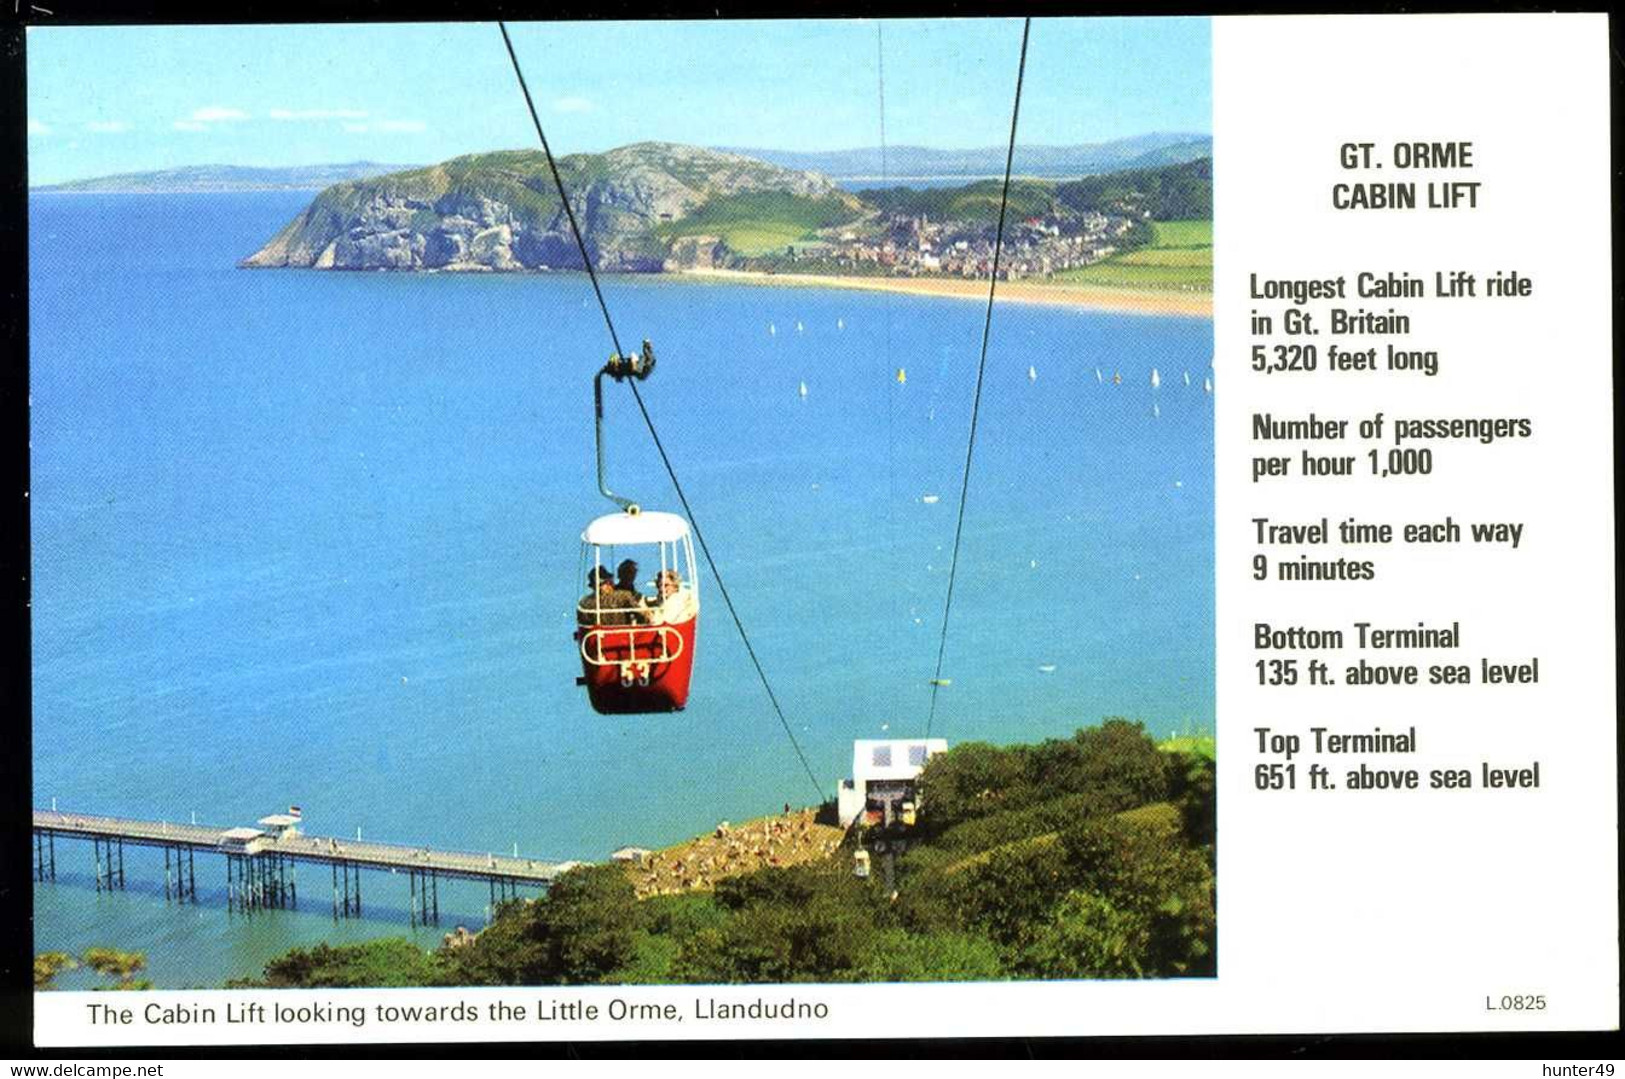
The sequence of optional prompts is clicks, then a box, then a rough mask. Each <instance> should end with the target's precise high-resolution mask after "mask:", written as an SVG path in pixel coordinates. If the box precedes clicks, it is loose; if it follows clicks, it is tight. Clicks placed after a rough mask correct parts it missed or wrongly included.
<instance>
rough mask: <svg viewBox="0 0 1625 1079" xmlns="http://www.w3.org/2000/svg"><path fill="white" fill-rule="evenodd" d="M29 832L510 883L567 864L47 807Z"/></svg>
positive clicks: (552, 873)
mask: <svg viewBox="0 0 1625 1079" xmlns="http://www.w3.org/2000/svg"><path fill="white" fill-rule="evenodd" d="M34 831H35V833H37V834H40V835H46V836H66V837H73V838H77V839H90V840H116V841H120V842H124V843H130V844H133V845H136V846H149V847H171V848H176V847H178V848H189V849H192V850H199V851H202V850H206V851H210V852H212V853H220V854H239V855H246V856H249V857H257V856H261V855H275V856H280V857H282V858H287V859H291V860H294V861H303V862H319V863H322V864H330V865H347V866H361V867H364V868H368V869H388V870H404V871H407V872H411V873H419V874H433V875H435V876H439V877H457V878H464V879H468V880H482V881H498V882H503V883H511V884H538V885H545V884H551V883H552V882H553V880H554V879H555V878H557V877H558V876H559V874H560V873H562V872H564V871H565V870H566V869H568V868H570V864H571V863H558V862H541V861H537V860H535V859H531V858H514V857H510V856H507V855H502V854H495V853H486V854H480V853H476V852H471V851H448V850H434V849H432V848H428V847H412V846H406V845H404V844H398V843H375V842H372V841H365V842H363V841H360V840H355V839H339V838H338V837H336V836H312V835H283V836H280V837H271V836H263V837H261V838H259V839H257V840H254V841H253V842H252V843H250V844H249V845H248V846H246V847H243V846H235V845H232V844H231V843H229V842H228V841H227V839H226V833H227V832H228V831H230V829H227V828H216V827H213V826H207V825H201V824H177V823H174V822H172V821H148V820H128V819H125V818H121V817H100V816H91V815H89V814H85V813H58V812H54V811H52V810H47V809H36V810H34Z"/></svg>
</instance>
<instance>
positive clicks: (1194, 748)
mask: <svg viewBox="0 0 1625 1079" xmlns="http://www.w3.org/2000/svg"><path fill="white" fill-rule="evenodd" d="M1216 744H1217V743H1216V741H1215V739H1214V737H1213V736H1212V735H1211V734H1195V735H1185V736H1183V737H1180V738H1170V739H1168V740H1167V741H1165V742H1159V743H1157V748H1158V749H1160V750H1162V751H1163V752H1164V753H1190V754H1192V755H1194V756H1197V757H1201V758H1203V759H1205V760H1213V759H1214V757H1213V753H1214V747H1215V745H1216Z"/></svg>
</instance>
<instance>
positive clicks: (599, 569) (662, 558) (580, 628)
mask: <svg viewBox="0 0 1625 1079" xmlns="http://www.w3.org/2000/svg"><path fill="white" fill-rule="evenodd" d="M629 554H630V555H634V556H636V557H635V558H627V559H625V560H624V561H622V556H624V555H629ZM640 560H641V561H640ZM640 566H642V567H647V571H650V572H654V574H655V575H654V577H653V578H652V579H645V580H642V581H636V580H628V579H626V578H625V577H624V576H623V577H622V579H620V580H613V576H612V574H611V573H610V571H611V570H615V571H617V574H619V573H620V571H623V570H625V571H628V572H634V573H635V572H636V571H638V569H639V567H640ZM580 569H581V576H582V577H583V578H585V579H586V583H587V587H588V588H589V589H590V590H592V591H589V592H588V594H587V595H585V596H583V597H582V598H581V600H580V602H579V603H578V604H577V606H576V616H577V617H576V621H577V626H576V630H575V642H576V651H577V653H578V654H579V655H580V657H581V677H580V678H578V679H577V682H579V683H580V684H581V685H583V686H586V687H587V700H588V701H589V702H590V703H591V704H592V707H593V710H594V711H596V712H602V713H607V714H611V715H624V714H628V713H639V712H679V711H682V709H683V708H684V706H686V705H687V704H688V687H689V680H690V677H691V676H692V674H693V671H694V647H695V643H696V641H697V640H698V634H699V624H700V617H699V616H700V581H699V574H698V567H696V566H695V564H694V544H693V539H692V537H691V535H690V532H689V528H688V522H686V521H684V520H683V519H682V518H681V517H679V516H677V515H676V514H673V513H658V512H653V511H651V512H644V511H642V510H640V509H638V508H637V507H635V506H634V507H630V508H629V509H628V510H627V511H626V512H623V513H612V514H609V515H607V516H604V517H599V518H598V519H596V520H594V521H593V522H592V523H591V524H589V525H588V526H587V528H586V530H585V531H584V532H582V534H581V566H580ZM589 571H590V572H589ZM600 576H601V577H602V579H603V583H602V584H600V583H599V580H600ZM612 582H613V587H612ZM645 587H652V589H653V594H650V593H649V592H645V591H643V589H644V588H645ZM600 589H601V591H599V590H600Z"/></svg>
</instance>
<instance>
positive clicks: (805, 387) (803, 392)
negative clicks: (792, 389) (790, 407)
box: [796, 382, 807, 401]
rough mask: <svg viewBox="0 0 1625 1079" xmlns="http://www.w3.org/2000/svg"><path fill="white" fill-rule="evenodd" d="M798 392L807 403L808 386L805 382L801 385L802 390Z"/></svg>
mask: <svg viewBox="0 0 1625 1079" xmlns="http://www.w3.org/2000/svg"><path fill="white" fill-rule="evenodd" d="M796 392H797V393H799V394H800V395H801V399H802V400H804V401H805V400H806V399H807V384H806V383H805V382H803V383H802V384H801V388H800V389H799V390H797V391H796Z"/></svg>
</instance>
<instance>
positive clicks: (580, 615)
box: [576, 566, 627, 626]
mask: <svg viewBox="0 0 1625 1079" xmlns="http://www.w3.org/2000/svg"><path fill="white" fill-rule="evenodd" d="M587 589H588V592H587V594H586V595H585V596H582V597H581V600H580V602H578V603H577V604H576V622H577V623H578V624H580V625H583V626H624V625H626V619H627V615H626V613H625V612H624V611H623V610H622V604H621V603H620V602H619V601H618V598H617V597H616V595H615V578H613V577H611V576H610V575H609V570H607V569H605V568H604V567H603V566H594V567H593V568H592V571H591V572H589V573H588V574H587Z"/></svg>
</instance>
